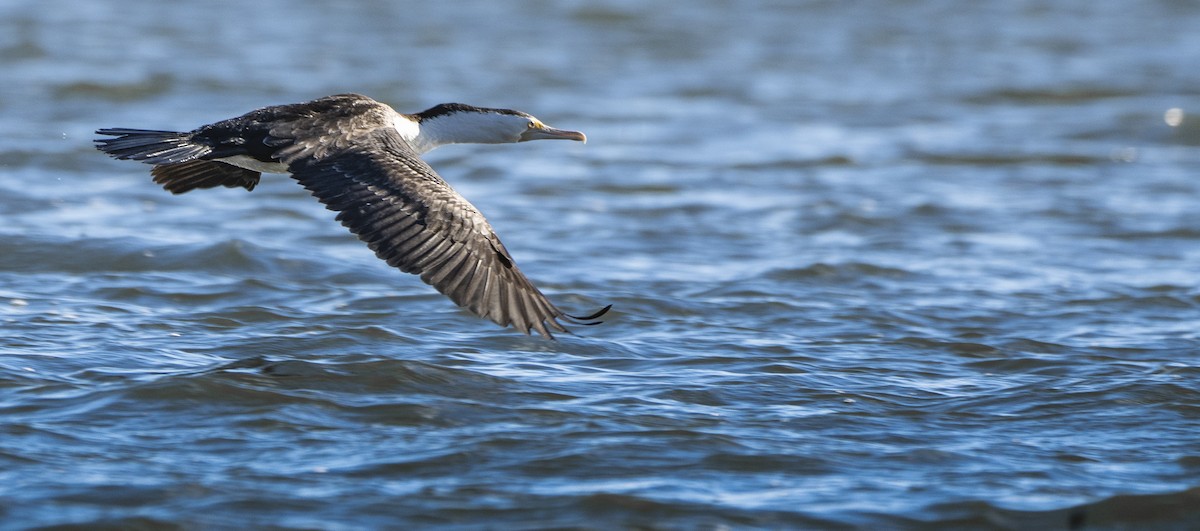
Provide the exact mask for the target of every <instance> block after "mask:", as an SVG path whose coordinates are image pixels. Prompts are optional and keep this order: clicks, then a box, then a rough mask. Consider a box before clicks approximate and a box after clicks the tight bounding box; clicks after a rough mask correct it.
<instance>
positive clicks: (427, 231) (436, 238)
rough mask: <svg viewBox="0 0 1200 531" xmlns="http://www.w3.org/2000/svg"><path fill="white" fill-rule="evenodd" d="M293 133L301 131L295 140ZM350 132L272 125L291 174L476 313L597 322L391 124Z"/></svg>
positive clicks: (382, 248)
mask: <svg viewBox="0 0 1200 531" xmlns="http://www.w3.org/2000/svg"><path fill="white" fill-rule="evenodd" d="M325 132H326V133H328V132H329V131H328V130H327V129H326V130H325ZM277 135H279V136H277ZM285 135H287V136H291V135H296V136H294V137H293V138H292V139H290V140H292V141H291V142H288V140H289V139H288V138H286V136H285ZM280 136H284V138H280ZM348 136H351V137H353V138H340V139H337V138H333V139H331V138H329V135H328V134H326V135H322V136H320V140H321V141H322V142H325V143H326V144H323V145H321V144H319V143H318V142H317V139H315V138H311V137H306V136H303V128H302V127H298V126H290V127H284V128H277V129H273V130H272V137H275V138H276V142H277V144H278V145H281V146H285V147H282V148H281V150H280V155H278V156H279V158H280V159H281V160H283V161H284V162H286V163H288V164H289V170H290V171H291V173H292V176H293V177H294V178H295V179H296V180H298V181H300V184H302V185H304V187H305V188H307V189H308V190H309V191H311V192H312V194H313V195H314V196H316V197H317V199H319V200H320V201H321V202H322V203H324V204H325V205H326V207H328V208H329V209H330V210H334V211H337V212H339V214H338V216H337V219H338V221H340V222H341V223H342V224H343V225H345V226H346V227H348V228H349V229H350V231H351V232H353V233H354V234H356V235H357V236H358V237H359V238H360V239H362V240H363V241H365V242H366V243H367V246H369V247H370V248H371V250H373V251H375V254H376V256H378V257H379V258H381V259H383V260H385V261H387V263H388V264H389V265H392V266H394V267H397V268H399V269H400V270H401V271H404V272H407V273H414V274H417V275H420V276H421V280H423V281H425V282H426V283H428V284H430V285H432V286H433V287H435V288H437V290H438V291H440V292H442V293H443V294H445V295H446V296H448V297H450V299H451V300H453V301H454V302H455V303H456V304H458V305H459V306H462V307H464V308H466V309H468V310H470V311H471V312H472V313H474V314H475V315H478V316H480V317H484V318H487V319H491V320H492V321H494V322H495V323H496V324H499V325H500V326H508V325H512V326H513V327H515V328H516V329H518V330H520V331H522V332H524V333H526V334H529V333H530V331H531V330H536V331H537V332H538V333H540V334H542V335H543V336H546V337H553V336H552V335H551V332H550V329H554V330H556V331H559V332H566V331H567V330H566V328H564V327H563V325H562V324H561V323H559V322H558V319H563V320H565V321H569V322H574V323H577V324H592V323H589V322H588V321H589V320H591V319H594V318H595V317H598V316H599V315H601V314H602V313H603V311H601V312H599V313H597V314H595V315H593V316H588V317H586V318H577V317H574V316H571V315H568V314H566V313H564V312H563V311H562V310H560V309H558V308H557V307H555V306H554V304H552V303H551V302H550V301H549V300H547V299H546V297H545V296H544V295H543V294H542V293H541V292H540V291H539V290H538V289H537V288H536V287H535V286H534V285H533V283H531V282H530V281H529V279H527V278H525V275H524V274H522V273H521V271H520V270H519V269H517V267H516V265H515V264H514V263H513V259H512V257H511V256H510V255H509V254H508V251H507V250H506V249H505V248H504V245H503V244H501V243H500V239H499V238H497V237H496V234H495V232H494V231H493V230H492V227H491V225H489V224H488V222H487V220H486V219H484V218H483V216H482V215H480V214H479V212H478V211H477V210H476V209H475V207H474V206H472V205H471V203H469V202H468V201H467V200H466V199H464V198H463V197H462V196H461V195H459V194H458V193H457V192H455V191H454V190H453V189H452V188H450V186H449V185H448V184H446V183H445V182H444V181H443V180H442V179H441V178H440V177H439V176H438V175H437V174H436V173H434V171H433V169H432V168H430V167H429V166H428V165H427V164H425V162H424V161H422V160H421V159H420V158H419V157H418V156H417V155H416V153H415V152H414V151H413V150H412V148H411V147H409V146H408V144H407V143H405V141H404V140H403V139H402V138H401V137H400V135H399V134H398V133H397V132H396V131H395V129H394V128H392V127H390V124H389V126H387V127H377V128H373V129H370V128H365V127H364V128H362V129H359V130H357V131H351V132H350V133H349V134H348ZM330 142H331V143H332V144H333V145H329V144H328V143H330ZM333 146H338V147H339V148H340V149H334V148H333ZM318 151H319V153H317V152H318ZM606 310H607V308H606Z"/></svg>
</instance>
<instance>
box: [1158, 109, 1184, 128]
mask: <svg viewBox="0 0 1200 531" xmlns="http://www.w3.org/2000/svg"><path fill="white" fill-rule="evenodd" d="M1163 121H1164V122H1167V125H1169V126H1171V127H1179V126H1180V124H1182V123H1183V109H1180V108H1179V107H1171V108H1170V109H1167V112H1165V113H1163Z"/></svg>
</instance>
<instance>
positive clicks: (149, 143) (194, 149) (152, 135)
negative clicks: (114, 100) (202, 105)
mask: <svg viewBox="0 0 1200 531" xmlns="http://www.w3.org/2000/svg"><path fill="white" fill-rule="evenodd" d="M96 134H99V135H109V136H114V137H116V138H97V139H96V140H94V142H95V143H96V149H99V150H100V151H103V152H105V153H108V154H109V155H112V156H113V157H114V158H117V159H121V160H137V161H141V162H145V163H147V164H176V163H180V162H187V161H189V160H195V159H197V158H199V157H202V156H204V155H207V154H208V153H210V152H212V148H210V147H208V146H205V145H201V144H195V143H193V142H192V141H191V133H177V132H174V131H153V130H148V129H124V128H114V129H100V130H98V131H96Z"/></svg>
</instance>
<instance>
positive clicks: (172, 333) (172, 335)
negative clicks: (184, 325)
mask: <svg viewBox="0 0 1200 531" xmlns="http://www.w3.org/2000/svg"><path fill="white" fill-rule="evenodd" d="M167 335H168V336H171V337H183V334H180V333H179V332H171V333H170V334H167Z"/></svg>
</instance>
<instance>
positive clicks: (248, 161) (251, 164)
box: [217, 155, 288, 173]
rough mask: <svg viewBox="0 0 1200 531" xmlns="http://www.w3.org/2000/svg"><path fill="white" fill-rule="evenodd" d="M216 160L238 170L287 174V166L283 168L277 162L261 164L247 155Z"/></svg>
mask: <svg viewBox="0 0 1200 531" xmlns="http://www.w3.org/2000/svg"><path fill="white" fill-rule="evenodd" d="M217 160H219V161H221V162H224V163H225V164H232V165H234V166H237V167H239V168H246V169H247V170H253V171H257V172H262V173H287V172H288V171H287V166H284V165H283V164H280V163H278V162H263V161H261V160H258V159H256V158H254V157H251V156H249V155H234V156H232V157H225V158H223V159H217Z"/></svg>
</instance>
